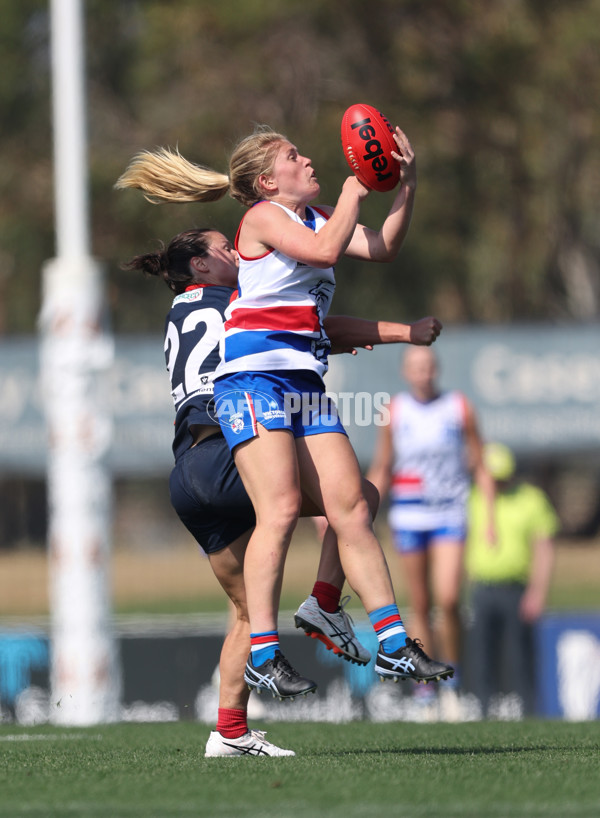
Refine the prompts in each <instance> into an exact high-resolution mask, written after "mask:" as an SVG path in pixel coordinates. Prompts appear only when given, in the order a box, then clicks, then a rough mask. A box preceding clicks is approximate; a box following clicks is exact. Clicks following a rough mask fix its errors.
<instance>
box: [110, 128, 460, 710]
mask: <svg viewBox="0 0 600 818" xmlns="http://www.w3.org/2000/svg"><path fill="white" fill-rule="evenodd" d="M395 139H396V144H397V146H398V152H397V153H394V154H393V157H394V159H395V160H396V161H398V162H399V163H400V166H401V174H400V175H401V183H400V187H399V190H398V192H397V194H396V196H395V198H394V201H393V203H392V207H391V209H390V211H389V214H388V216H387V217H386V219H385V220H384V223H383V225H382V227H381V229H380V230H378V231H375V230H370V229H368V228H366V227H364V226H362V225H360V224H358V216H359V210H360V204H361V201H362V200H363V199H364V198H365V197H366V195H367V194H368V190H367V189H366V188H365V187H364V186H363V185H362V184H361V183H360V182H359V181H358V179H357V178H356V177H354V176H351V177H349V178H348V179H347V180H346V181H345V183H344V186H343V189H342V193H341V195H340V197H339V199H338V202H337V205H336V207H335V208H332V207H320V208H317V207H311V206H310V202H312V201H313V200H314V199H315V198H316V197H317V195H318V194H319V191H320V188H319V184H318V181H317V177H316V175H315V172H314V170H313V168H312V165H311V161H310V159H309V158H307V157H304V156H302V155H301V154H300V153H299V152H298V150H297V149H296V147H295V146H294V145H293V144H292V143H291V142H290V141H289V140H288V139H287V138H286V137H285V136H283V135H281V134H278V133H275V132H273V131H272V130H270V129H266V128H261V129H258V130H257V131H255V133H253V134H251V135H250V136H248V137H246V138H245V139H244V140H242V141H241V142H240V143H239V144H238V146H237V147H236V148H235V150H234V152H233V154H232V156H231V159H230V164H229V174H227V175H226V174H220V173H216V172H214V171H211V170H209V169H207V168H201V167H199V166H196V165H192V164H191V163H189V162H187V161H186V160H184V159H183V157H181V156H180V155H179V154H178V153H171V152H169V151H157V152H156V153H148V152H146V153H142V154H140V155H138V156H137V157H136V158H135V159H134V161H133V162H132V164H131V165H130V167H129V168H128V170H127V171H126V172H125V174H124V175H123V176H122V177H121V179H120V180H119V181H118V183H117V186H118V187H138V188H140V189H142V190H143V191H144V192H145V193H146V195H147V196H148V197H149V198H150V199H151V200H152V201H214V200H215V199H218V198H220V197H222V196H223V195H225V194H226V193H230V195H232V196H233V198H235V199H237V200H238V201H240V202H241V203H242V204H243V205H245V206H246V207H247V208H248V210H247V212H246V214H245V216H244V218H243V220H242V222H241V224H240V228H239V230H238V234H237V236H236V250H237V251H238V254H239V256H240V269H239V276H238V294H239V297H238V298H237V299H236V300H235V301H234V302H233V303H232V304H231V305H230V307H229V308H228V309H227V312H226V316H225V317H226V321H225V336H224V345H223V355H222V360H221V364H220V365H219V367H218V369H217V370H216V373H215V404H216V407H217V412H218V415H219V420H220V423H221V428H222V430H223V432H224V434H225V437H226V438H227V440H228V443H229V446H230V449H231V450H232V451H233V456H234V460H235V464H236V466H237V469H238V471H239V473H240V476H241V478H242V480H243V482H244V486H245V488H246V490H247V492H248V495H249V496H250V499H251V500H252V504H253V507H254V510H255V512H256V526H255V528H254V531H253V533H252V535H251V537H250V540H249V542H248V545H247V548H246V554H245V564H244V580H245V588H246V595H247V604H248V612H249V617H250V625H251V635H250V636H251V652H250V656H249V657H248V661H247V663H246V670H245V675H244V678H245V679H246V681H247V682H248V684H249V685H250V686H252V687H255V688H258V689H267V690H272V691H274V692H276V693H277V695H278V696H280V697H281V698H291V697H294V696H297V695H299V694H301V693H306V692H310V691H312V690H314V689H315V688H316V684H315V683H314V682H313V681H312V680H310V679H306V678H303V677H302V676H300V675H299V674H298V673H297V672H296V671H295V670H294V669H293V668H292V667H291V666H290V665H289V663H288V662H287V660H286V659H285V657H284V655H283V654H282V652H281V651H280V649H279V636H278V629H277V628H278V626H277V616H278V610H279V598H280V594H281V584H282V579H283V568H284V563H285V557H286V554H287V549H288V547H289V544H290V540H291V537H292V533H293V531H294V528H295V526H296V522H297V519H298V515H299V513H300V510H301V506H302V502H303V498H306V497H308V498H309V499H310V500H311V501H312V503H313V504H314V505H315V506H316V507H318V508H320V509H322V510H323V511H324V512H325V516H326V517H327V519H328V522H329V525H330V526H331V527H332V529H333V530H334V531H335V534H336V536H337V540H338V549H339V555H340V559H341V563H342V566H343V570H344V574H345V576H346V578H347V579H348V582H349V584H350V586H351V587H352V588H353V589H354V591H355V592H356V593H357V594H358V596H359V598H360V600H361V602H362V604H363V606H364V608H365V610H366V611H367V613H368V615H369V618H370V620H371V622H372V624H373V627H374V629H375V631H376V633H377V636H378V640H379V642H380V648H379V651H378V653H377V660H376V664H375V670H376V672H377V673H378V674H379V675H380V676H381V677H382V678H395V679H398V678H416V679H422V680H425V681H427V680H438V679H441V678H446V677H448V676H451V675H452V673H453V669H452V667H450V666H449V665H445V664H442V663H440V662H435V661H432V660H431V659H430V658H429V657H428V656H427V655H426V654H425V652H424V651H423V649H422V646H421V644H420V643H419V641H418V640H413V639H410V638H408V637H407V634H406V631H405V629H404V626H403V624H402V620H401V618H400V614H399V612H398V607H397V605H396V601H395V595H394V589H393V587H392V582H391V578H390V574H389V570H388V566H387V562H386V560H385V556H384V553H383V550H382V548H381V546H380V544H379V542H378V540H377V538H376V536H375V534H374V531H373V527H372V516H371V512H370V510H369V505H368V502H367V498H366V497H365V493H364V487H363V480H362V477H361V474H360V469H359V466H358V462H357V459H356V456H355V454H354V451H353V449H352V447H351V445H350V442H349V440H348V437H347V435H346V434H345V431H344V429H343V426H342V425H341V423H340V422H339V419H338V418H337V414H336V412H335V407H333V406H332V405H331V403H330V401H328V399H327V396H326V394H325V387H324V384H323V381H322V376H323V375H324V373H325V372H326V369H327V354H328V351H329V347H330V344H329V339H328V337H327V334H326V330H325V326H324V319H325V317H326V315H327V312H328V308H329V304H330V302H331V298H332V296H333V291H334V287H335V278H334V269H333V268H334V265H335V264H336V262H337V261H338V260H339V259H340V257H341V256H342V255H344V254H346V255H350V256H352V257H354V258H358V259H364V260H371V261H378V262H384V261H391V260H393V259H394V258H395V256H396V255H397V253H398V251H399V248H400V245H401V244H402V241H403V239H404V236H405V235H406V232H407V230H408V226H409V222H410V216H411V213H412V205H413V197H414V190H415V187H416V170H415V163H414V154H413V151H412V148H411V146H410V143H409V142H408V140H407V139H406V137H405V136H404V134H403V133H402V132H401V131H400V129H396V135H395ZM292 404H293V405H292Z"/></svg>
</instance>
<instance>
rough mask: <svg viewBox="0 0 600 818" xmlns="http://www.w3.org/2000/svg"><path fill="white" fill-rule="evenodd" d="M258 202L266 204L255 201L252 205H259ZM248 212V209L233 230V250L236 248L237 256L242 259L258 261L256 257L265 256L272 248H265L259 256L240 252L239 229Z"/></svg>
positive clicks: (269, 253) (268, 254)
mask: <svg viewBox="0 0 600 818" xmlns="http://www.w3.org/2000/svg"><path fill="white" fill-rule="evenodd" d="M259 204H267V202H256V203H255V204H253V205H252V207H256V205H259ZM249 212H250V211H247V212H246V213H244V215H243V216H242V220H241V222H240V224H239V227H238V229H237V230H236V231H235V239H234V240H233V246H234V247H235V250H236V252H237V254H238V256H239V257H240V258H243V259H244V261H258V259H260V258H265V257H266V256H270V255H271V253H272V252H273V250H272V249H271V250H265V252H264V253H261V255H260V256H245V255H244V254H243V253H240V246H239V243H240V242H239V239H240V230H241V229H242V224H243V223H244V219H245V218H246V216H247V215H248V213H249Z"/></svg>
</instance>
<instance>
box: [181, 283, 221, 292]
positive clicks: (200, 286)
mask: <svg viewBox="0 0 600 818" xmlns="http://www.w3.org/2000/svg"><path fill="white" fill-rule="evenodd" d="M224 286H225V285H224V284H189V285H188V286H187V287H186V288H185V292H186V293H189V292H191V291H192V290H203V289H204V288H205V287H224Z"/></svg>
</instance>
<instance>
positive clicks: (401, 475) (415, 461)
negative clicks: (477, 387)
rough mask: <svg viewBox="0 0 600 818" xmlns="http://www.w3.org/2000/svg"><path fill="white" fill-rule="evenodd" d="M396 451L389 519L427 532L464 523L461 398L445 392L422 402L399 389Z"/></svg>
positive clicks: (394, 406)
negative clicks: (400, 391)
mask: <svg viewBox="0 0 600 818" xmlns="http://www.w3.org/2000/svg"><path fill="white" fill-rule="evenodd" d="M390 410H391V419H390V423H391V427H392V429H391V431H392V444H393V449H394V461H393V466H392V486H391V490H390V501H391V502H390V510H389V523H390V526H391V527H392V528H393V529H406V530H409V531H429V530H432V529H435V528H440V527H442V526H449V525H461V524H464V522H465V518H466V502H467V497H468V493H469V486H470V476H469V471H468V469H467V464H466V461H465V457H466V453H465V438H464V428H465V399H464V397H463V395H462V394H461V393H460V392H446V393H444V394H442V395H440V396H439V397H437V398H435V399H434V400H432V401H429V402H428V403H420V402H419V401H417V400H416V399H415V398H414V397H413V396H412V395H410V394H408V393H406V392H402V393H400V394H398V395H395V396H394V398H392V402H391V406H390Z"/></svg>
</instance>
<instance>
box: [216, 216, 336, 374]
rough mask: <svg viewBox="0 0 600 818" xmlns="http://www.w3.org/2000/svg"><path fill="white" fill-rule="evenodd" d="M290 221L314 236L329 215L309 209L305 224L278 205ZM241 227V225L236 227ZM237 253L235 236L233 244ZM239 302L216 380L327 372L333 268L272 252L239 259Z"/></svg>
mask: <svg viewBox="0 0 600 818" xmlns="http://www.w3.org/2000/svg"><path fill="white" fill-rule="evenodd" d="M256 206H260V207H273V206H276V207H281V208H282V209H283V210H284V211H285V212H286V213H287V214H288V216H289V217H290V218H291V219H292V220H294V221H296V222H298V223H300V224H302V223H304V224H308V225H309V226H310V227H312V228H313V229H314V230H316V231H317V232H318V230H320V229H321V228H322V227H323V225H324V224H326V222H327V218H328V216H327V214H326V213H325V212H323V211H321V210H319V209H317V208H307V217H308V218H307V220H303V219H301V218H300V217H299V216H298V215H297V214H296V213H294V212H293V211H291V210H289V209H288V208H286V207H284V206H283V205H280V204H278V203H276V202H259V203H258V205H256ZM240 227H241V225H240ZM235 246H236V250H237V251H238V253H239V230H238V235H237V236H236V240H235ZM239 256H240V269H239V276H238V297H237V298H236V299H235V300H233V301H232V302H231V303H230V305H229V307H228V309H227V312H226V322H225V336H224V339H223V345H222V363H221V365H220V366H219V369H218V371H217V377H220V376H222V375H226V374H229V373H232V372H268V371H276V370H309V371H313V372H316V373H317V374H318V375H320V376H322V375H324V374H325V372H326V371H327V353H328V352H329V347H330V344H329V339H328V338H327V335H326V333H325V331H324V329H323V319H324V318H325V316H326V315H327V313H328V311H329V306H330V304H331V299H332V297H333V293H334V290H335V278H334V271H333V267H330V268H327V269H324V270H323V269H319V268H316V267H310V266H308V265H306V264H301V263H299V262H297V261H296V260H295V259H292V258H289V257H288V256H286V255H284V254H283V253H280V252H279V251H278V250H270V251H268V252H265V253H263V254H261V255H260V256H257V257H255V258H249V257H246V256H244V255H243V254H241V253H239Z"/></svg>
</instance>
